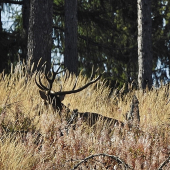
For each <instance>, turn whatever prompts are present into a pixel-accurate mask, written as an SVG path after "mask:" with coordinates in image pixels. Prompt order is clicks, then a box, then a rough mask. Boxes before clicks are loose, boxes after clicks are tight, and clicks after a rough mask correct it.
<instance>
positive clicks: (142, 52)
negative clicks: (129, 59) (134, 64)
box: [137, 0, 153, 89]
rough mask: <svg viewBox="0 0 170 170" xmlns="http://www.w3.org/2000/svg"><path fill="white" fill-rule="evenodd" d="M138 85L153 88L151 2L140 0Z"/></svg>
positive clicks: (141, 87)
mask: <svg viewBox="0 0 170 170" xmlns="http://www.w3.org/2000/svg"><path fill="white" fill-rule="evenodd" d="M137 2H138V66H139V72H138V85H139V89H145V88H146V87H147V86H148V88H149V89H150V88H151V87H152V83H153V81H152V40H151V36H152V31H151V28H152V24H151V22H152V21H151V0H138V1H137Z"/></svg>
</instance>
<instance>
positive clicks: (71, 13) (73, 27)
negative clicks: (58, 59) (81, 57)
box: [64, 0, 78, 74]
mask: <svg viewBox="0 0 170 170" xmlns="http://www.w3.org/2000/svg"><path fill="white" fill-rule="evenodd" d="M64 66H65V67H66V68H67V69H68V70H69V71H70V72H72V73H75V74H77V72H78V54H77V0H65V56H64Z"/></svg>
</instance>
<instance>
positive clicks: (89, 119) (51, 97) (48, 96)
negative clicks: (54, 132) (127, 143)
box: [35, 67, 124, 127]
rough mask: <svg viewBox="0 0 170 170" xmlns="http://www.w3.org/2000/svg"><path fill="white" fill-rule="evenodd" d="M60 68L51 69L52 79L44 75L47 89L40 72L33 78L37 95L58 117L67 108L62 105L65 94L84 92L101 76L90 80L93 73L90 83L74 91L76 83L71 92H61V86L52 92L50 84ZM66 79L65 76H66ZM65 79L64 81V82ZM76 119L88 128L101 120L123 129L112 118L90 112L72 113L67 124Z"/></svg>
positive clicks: (120, 124) (122, 125) (120, 123)
mask: <svg viewBox="0 0 170 170" xmlns="http://www.w3.org/2000/svg"><path fill="white" fill-rule="evenodd" d="M59 69H60V67H59V68H58V70H57V71H56V72H54V70H53V69H52V77H51V78H49V77H48V75H47V74H46V73H45V77H46V79H47V81H48V83H49V88H47V87H46V86H45V85H43V83H42V81H41V78H40V72H37V73H36V77H35V83H36V85H37V86H38V87H39V89H40V90H39V93H40V96H41V98H42V99H43V100H44V102H45V104H46V105H48V104H50V105H52V107H53V109H54V110H56V111H58V112H59V115H60V117H62V112H64V111H65V109H67V107H66V106H65V105H64V104H63V103H62V101H63V100H64V97H65V95H67V94H73V93H78V92H80V91H82V90H84V89H85V88H87V87H88V86H90V85H91V84H93V83H95V82H97V81H98V80H99V79H100V78H101V76H102V74H100V75H99V76H98V77H97V78H95V79H93V80H92V76H93V72H92V74H91V81H90V82H88V83H87V84H85V85H84V86H82V87H80V88H78V89H75V88H76V83H77V82H75V84H74V87H73V89H72V90H69V91H61V90H62V86H61V89H60V91H58V92H54V91H52V90H51V89H52V84H53V82H54V80H55V77H56V75H57V74H59V73H61V72H62V71H60V72H59ZM38 74H39V77H38V81H39V83H38V82H37V75H38ZM66 79H67V76H66ZM66 79H65V81H66ZM77 118H81V119H82V120H83V121H84V122H86V123H87V124H88V125H89V126H93V125H94V124H95V123H96V122H97V121H98V120H103V122H104V123H106V124H107V125H114V126H115V125H116V126H121V127H124V124H123V122H120V121H118V120H116V119H113V118H109V117H106V116H102V115H101V114H98V113H91V112H83V113H81V112H78V111H77V110H74V111H73V114H72V116H71V118H70V119H69V122H68V123H69V124H70V123H72V122H73V121H74V122H75V121H76V120H77Z"/></svg>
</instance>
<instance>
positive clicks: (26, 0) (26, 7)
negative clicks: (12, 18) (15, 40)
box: [22, 0, 30, 58]
mask: <svg viewBox="0 0 170 170" xmlns="http://www.w3.org/2000/svg"><path fill="white" fill-rule="evenodd" d="M29 17H30V0H23V5H22V25H23V32H22V38H23V39H24V47H23V48H22V55H23V57H22V58H25V57H26V55H27V42H28V28H29Z"/></svg>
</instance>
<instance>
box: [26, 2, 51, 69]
mask: <svg viewBox="0 0 170 170" xmlns="http://www.w3.org/2000/svg"><path fill="white" fill-rule="evenodd" d="M52 9H53V1H52V0H43V1H42V0H31V3H30V19H29V31H28V45H27V48H28V52H27V56H28V70H30V69H31V67H32V65H33V63H34V68H33V71H35V70H36V69H37V70H39V69H40V68H41V65H42V64H44V63H45V62H47V70H49V69H50V67H51V48H52V13H53V10H52ZM40 58H41V62H40V63H39V65H37V64H38V62H39V59H40Z"/></svg>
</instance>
